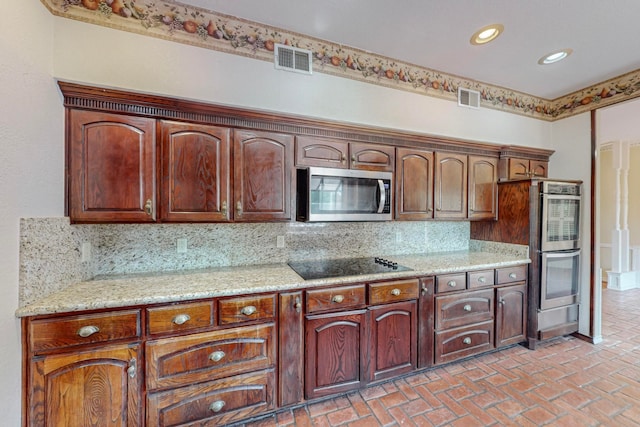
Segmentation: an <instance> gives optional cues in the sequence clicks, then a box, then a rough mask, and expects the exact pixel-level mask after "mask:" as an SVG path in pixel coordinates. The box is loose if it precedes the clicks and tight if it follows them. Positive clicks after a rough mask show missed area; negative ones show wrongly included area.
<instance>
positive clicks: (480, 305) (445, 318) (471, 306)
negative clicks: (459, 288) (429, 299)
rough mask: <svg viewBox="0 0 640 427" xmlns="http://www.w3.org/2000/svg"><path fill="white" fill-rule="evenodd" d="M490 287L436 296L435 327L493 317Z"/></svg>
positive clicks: (492, 296) (449, 326) (452, 326)
mask: <svg viewBox="0 0 640 427" xmlns="http://www.w3.org/2000/svg"><path fill="white" fill-rule="evenodd" d="M493 307H494V293H493V288H492V289H485V290H481V291H473V292H463V293H461V294H455V295H444V296H438V297H436V308H435V312H436V329H437V330H441V329H448V328H454V327H456V326H463V325H470V324H472V323H477V322H482V321H485V320H491V319H493Z"/></svg>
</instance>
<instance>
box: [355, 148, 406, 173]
mask: <svg viewBox="0 0 640 427" xmlns="http://www.w3.org/2000/svg"><path fill="white" fill-rule="evenodd" d="M349 150H350V153H351V159H350V160H351V169H361V170H372V171H387V172H393V166H394V164H395V148H394V147H391V146H386V145H375V144H363V143H358V142H352V143H351V144H350V145H349Z"/></svg>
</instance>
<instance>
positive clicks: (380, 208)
mask: <svg viewBox="0 0 640 427" xmlns="http://www.w3.org/2000/svg"><path fill="white" fill-rule="evenodd" d="M378 189H379V190H380V200H379V202H380V204H379V205H378V213H382V211H383V210H384V204H385V202H386V201H387V194H386V191H384V181H382V180H381V179H379V180H378Z"/></svg>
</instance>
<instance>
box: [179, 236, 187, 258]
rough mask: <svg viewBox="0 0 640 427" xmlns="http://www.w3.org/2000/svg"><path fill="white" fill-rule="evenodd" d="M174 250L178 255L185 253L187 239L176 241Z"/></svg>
mask: <svg viewBox="0 0 640 427" xmlns="http://www.w3.org/2000/svg"><path fill="white" fill-rule="evenodd" d="M176 250H177V251H178V253H179V254H185V253H187V239H184V238H181V239H177V240H176Z"/></svg>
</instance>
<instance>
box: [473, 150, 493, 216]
mask: <svg viewBox="0 0 640 427" xmlns="http://www.w3.org/2000/svg"><path fill="white" fill-rule="evenodd" d="M497 206H498V159H494V158H490V157H477V156H469V219H495V218H496V217H497Z"/></svg>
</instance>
